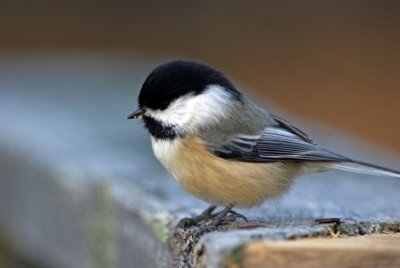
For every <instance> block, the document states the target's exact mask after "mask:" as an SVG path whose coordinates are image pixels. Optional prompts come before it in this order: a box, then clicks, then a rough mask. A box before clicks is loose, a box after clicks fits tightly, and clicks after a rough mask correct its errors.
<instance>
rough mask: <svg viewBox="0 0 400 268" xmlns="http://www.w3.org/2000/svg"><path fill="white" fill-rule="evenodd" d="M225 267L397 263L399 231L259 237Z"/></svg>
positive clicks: (399, 257)
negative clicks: (299, 237) (285, 238)
mask: <svg viewBox="0 0 400 268" xmlns="http://www.w3.org/2000/svg"><path fill="white" fill-rule="evenodd" d="M227 267H232V268H235V267H250V268H256V267H276V268H280V267H284V268H291V267H309V268H314V267H318V268H321V267H322V268H330V267H340V268H345V267H385V268H388V267H396V268H397V267H400V234H388V235H385V234H380V235H369V236H359V237H346V238H315V239H303V240H295V241H262V242H256V243H250V244H247V245H245V246H244V247H242V248H238V249H235V251H233V252H231V255H229V256H228V258H227Z"/></svg>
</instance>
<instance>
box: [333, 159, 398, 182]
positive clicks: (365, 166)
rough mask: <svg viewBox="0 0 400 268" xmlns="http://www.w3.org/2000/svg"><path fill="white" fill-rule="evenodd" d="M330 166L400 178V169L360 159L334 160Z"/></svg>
mask: <svg viewBox="0 0 400 268" xmlns="http://www.w3.org/2000/svg"><path fill="white" fill-rule="evenodd" d="M329 167H330V168H332V169H337V170H343V171H349V172H355V173H361V174H366V175H374V176H389V177H396V178H400V172H399V171H395V170H391V169H388V168H384V167H380V166H377V165H374V164H369V163H364V162H359V161H349V162H334V163H330V165H329Z"/></svg>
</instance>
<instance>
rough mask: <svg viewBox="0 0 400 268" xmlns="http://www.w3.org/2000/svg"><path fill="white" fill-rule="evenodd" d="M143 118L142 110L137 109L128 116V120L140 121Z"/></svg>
mask: <svg viewBox="0 0 400 268" xmlns="http://www.w3.org/2000/svg"><path fill="white" fill-rule="evenodd" d="M142 116H143V110H142V109H137V110H136V111H134V112H133V113H131V114H130V115H128V119H140V118H142Z"/></svg>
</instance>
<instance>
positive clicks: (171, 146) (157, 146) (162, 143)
mask: <svg viewBox="0 0 400 268" xmlns="http://www.w3.org/2000/svg"><path fill="white" fill-rule="evenodd" d="M178 143H179V139H174V140H161V139H155V138H153V137H152V138H151V145H152V147H153V152H154V155H155V156H156V158H157V159H158V161H160V162H161V164H163V166H164V167H165V168H166V169H167V170H168V171H169V172H170V173H171V174H172V175H173V176H174V177H175V175H176V174H175V173H176V171H175V170H174V169H175V168H174V167H175V166H176V165H175V164H176V163H175V161H174V160H175V154H176V151H177V148H178Z"/></svg>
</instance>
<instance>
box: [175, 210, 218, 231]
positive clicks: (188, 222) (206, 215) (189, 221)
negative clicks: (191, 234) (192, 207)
mask: <svg viewBox="0 0 400 268" xmlns="http://www.w3.org/2000/svg"><path fill="white" fill-rule="evenodd" d="M216 208H217V206H209V207H208V208H207V209H206V210H204V211H203V212H202V213H200V214H199V215H197V216H194V217H191V218H183V219H182V220H180V221H179V223H178V227H182V228H185V227H189V226H192V225H195V224H196V223H198V222H200V221H204V220H208V219H210V218H213V217H214V214H212V212H213V211H214V210H215V209H216Z"/></svg>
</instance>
